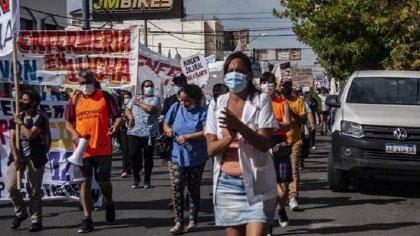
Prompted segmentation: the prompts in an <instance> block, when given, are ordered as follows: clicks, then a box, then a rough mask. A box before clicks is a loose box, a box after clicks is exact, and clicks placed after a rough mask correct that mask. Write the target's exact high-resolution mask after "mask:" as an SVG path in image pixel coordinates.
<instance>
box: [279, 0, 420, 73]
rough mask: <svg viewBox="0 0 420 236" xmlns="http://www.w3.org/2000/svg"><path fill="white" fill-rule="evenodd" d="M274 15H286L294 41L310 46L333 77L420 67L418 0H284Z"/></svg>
mask: <svg viewBox="0 0 420 236" xmlns="http://www.w3.org/2000/svg"><path fill="white" fill-rule="evenodd" d="M280 4H281V6H283V7H284V10H281V11H277V10H276V9H273V14H274V15H276V16H278V17H280V18H283V17H289V18H290V19H291V21H292V24H293V31H294V32H295V33H296V35H297V37H298V40H300V41H301V42H303V43H305V44H307V45H309V46H310V47H312V49H313V50H314V52H315V53H316V55H317V57H318V60H319V62H320V63H321V65H322V67H324V68H325V70H326V71H327V73H328V74H329V75H330V76H332V77H335V78H338V79H345V78H347V77H348V76H349V75H350V74H351V73H353V72H354V71H355V70H366V69H392V70H420V30H419V25H418V24H419V22H420V9H419V3H418V0H399V1H395V0H289V1H284V0H282V1H280Z"/></svg>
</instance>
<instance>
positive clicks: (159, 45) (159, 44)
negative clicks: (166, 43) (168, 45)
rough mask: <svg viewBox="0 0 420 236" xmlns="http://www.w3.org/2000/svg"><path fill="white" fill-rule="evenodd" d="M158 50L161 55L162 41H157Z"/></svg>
mask: <svg viewBox="0 0 420 236" xmlns="http://www.w3.org/2000/svg"><path fill="white" fill-rule="evenodd" d="M158 52H159V54H160V55H162V43H158Z"/></svg>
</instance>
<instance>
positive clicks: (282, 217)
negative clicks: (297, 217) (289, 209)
mask: <svg viewBox="0 0 420 236" xmlns="http://www.w3.org/2000/svg"><path fill="white" fill-rule="evenodd" d="M278 213H279V225H280V226H281V227H282V228H286V227H287V226H288V225H289V217H287V214H286V209H282V210H279V211H278Z"/></svg>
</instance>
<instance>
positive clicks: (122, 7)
mask: <svg viewBox="0 0 420 236" xmlns="http://www.w3.org/2000/svg"><path fill="white" fill-rule="evenodd" d="M92 4H93V5H92V6H93V13H92V17H93V20H95V21H104V20H107V21H109V20H153V19H168V18H183V17H184V1H183V0H92ZM139 13H140V14H139Z"/></svg>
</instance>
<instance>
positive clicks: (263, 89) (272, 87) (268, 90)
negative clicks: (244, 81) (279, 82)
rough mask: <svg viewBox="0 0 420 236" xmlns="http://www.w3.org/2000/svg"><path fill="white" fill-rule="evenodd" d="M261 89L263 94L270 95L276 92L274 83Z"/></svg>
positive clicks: (262, 85)
mask: <svg viewBox="0 0 420 236" xmlns="http://www.w3.org/2000/svg"><path fill="white" fill-rule="evenodd" d="M260 88H261V92H263V93H270V92H273V91H274V90H275V87H274V83H266V84H261V86H260Z"/></svg>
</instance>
